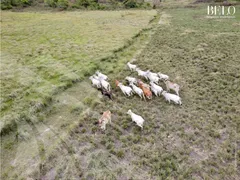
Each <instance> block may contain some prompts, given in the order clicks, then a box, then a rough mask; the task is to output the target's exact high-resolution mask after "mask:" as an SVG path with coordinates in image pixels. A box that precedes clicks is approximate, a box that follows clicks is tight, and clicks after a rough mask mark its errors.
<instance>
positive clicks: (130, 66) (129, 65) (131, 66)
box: [127, 62, 137, 71]
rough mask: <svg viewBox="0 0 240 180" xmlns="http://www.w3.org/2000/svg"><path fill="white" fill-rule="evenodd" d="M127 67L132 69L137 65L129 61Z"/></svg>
mask: <svg viewBox="0 0 240 180" xmlns="http://www.w3.org/2000/svg"><path fill="white" fill-rule="evenodd" d="M127 66H128V68H129V69H130V70H131V71H133V70H135V69H136V68H137V65H134V64H131V63H130V62H128V63H127Z"/></svg>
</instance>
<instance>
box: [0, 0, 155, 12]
mask: <svg viewBox="0 0 240 180" xmlns="http://www.w3.org/2000/svg"><path fill="white" fill-rule="evenodd" d="M29 6H33V7H43V6H44V7H51V8H58V9H92V10H93V9H95V10H97V9H98V10H107V9H124V8H127V9H129V8H141V9H145V8H151V4H150V3H148V2H144V1H141V0H140V1H138V0H124V1H122V0H100V1H98V0H2V1H1V9H3V10H5V9H12V8H24V7H29Z"/></svg>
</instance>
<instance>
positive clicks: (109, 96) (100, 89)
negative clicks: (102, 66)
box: [98, 87, 113, 100]
mask: <svg viewBox="0 0 240 180" xmlns="http://www.w3.org/2000/svg"><path fill="white" fill-rule="evenodd" d="M98 90H99V91H101V93H102V95H104V96H107V97H108V98H109V99H111V100H113V98H112V92H111V91H108V90H106V89H104V88H102V87H101V88H98Z"/></svg>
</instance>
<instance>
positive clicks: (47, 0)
mask: <svg viewBox="0 0 240 180" xmlns="http://www.w3.org/2000/svg"><path fill="white" fill-rule="evenodd" d="M44 3H45V4H47V5H48V6H50V7H57V0H44Z"/></svg>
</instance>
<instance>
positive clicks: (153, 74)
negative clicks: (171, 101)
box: [147, 70, 158, 77]
mask: <svg viewBox="0 0 240 180" xmlns="http://www.w3.org/2000/svg"><path fill="white" fill-rule="evenodd" d="M147 73H148V74H150V75H151V76H156V77H158V74H157V73H154V72H151V71H150V70H147Z"/></svg>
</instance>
